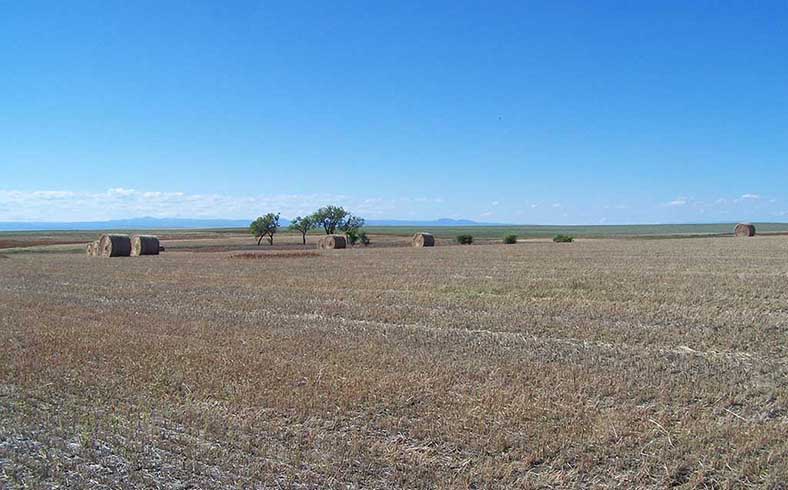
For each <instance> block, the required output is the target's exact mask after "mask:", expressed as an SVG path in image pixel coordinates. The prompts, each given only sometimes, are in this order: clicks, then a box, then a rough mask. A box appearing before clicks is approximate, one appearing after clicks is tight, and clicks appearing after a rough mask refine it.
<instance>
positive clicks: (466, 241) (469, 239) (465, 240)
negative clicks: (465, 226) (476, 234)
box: [457, 235, 473, 245]
mask: <svg viewBox="0 0 788 490" xmlns="http://www.w3.org/2000/svg"><path fill="white" fill-rule="evenodd" d="M457 243H459V244H460V245H470V244H471V243H473V235H457Z"/></svg>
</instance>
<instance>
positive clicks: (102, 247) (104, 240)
mask: <svg viewBox="0 0 788 490" xmlns="http://www.w3.org/2000/svg"><path fill="white" fill-rule="evenodd" d="M98 254H99V255H100V256H102V257H128V256H129V255H131V238H129V236H128V235H101V238H100V239H99V246H98Z"/></svg>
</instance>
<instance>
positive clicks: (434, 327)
mask: <svg viewBox="0 0 788 490" xmlns="http://www.w3.org/2000/svg"><path fill="white" fill-rule="evenodd" d="M562 231H563V230H562ZM551 233H552V232H551ZM497 234H498V232H497V231H496V236H497ZM87 235H89V237H90V238H88V239H92V238H93V237H94V236H95V233H87ZM61 238H62V237H61ZM162 238H163V245H164V246H165V247H166V249H167V251H166V252H165V253H164V254H162V255H160V256H146V257H131V258H114V259H108V258H95V257H87V256H85V255H84V254H83V253H73V252H75V251H81V250H83V249H84V248H83V247H82V246H81V245H79V244H72V243H61V244H59V245H46V244H43V245H42V244H37V245H36V246H35V247H33V249H32V250H33V251H38V252H47V253H29V252H30V250H28V251H27V252H25V251H20V249H19V248H14V249H10V250H11V251H12V253H6V252H5V251H0V254H2V257H0V486H3V485H7V486H11V487H55V486H57V487H68V488H89V487H95V486H97V485H106V486H111V487H113V488H152V487H158V488H189V487H191V488H237V487H245V488H255V487H258V488H610V487H618V488H664V487H668V486H676V487H680V488H749V487H753V488H784V487H785V484H786V482H788V237H786V236H757V237H754V238H748V239H737V238H732V237H706V238H683V239H664V240H642V239H631V240H620V239H602V238H600V239H594V240H579V241H577V242H575V243H571V244H555V243H552V242H549V241H543V240H541V241H540V240H534V241H528V242H524V243H518V244H514V245H501V244H493V243H488V244H484V245H471V246H458V245H455V246H445V245H447V244H448V239H447V240H445V241H439V245H441V246H437V247H434V248H425V249H414V248H409V247H404V246H400V245H402V240H401V239H400V238H397V237H396V236H389V237H386V236H384V235H382V234H381V235H379V236H378V235H376V236H375V238H374V239H373V243H376V244H377V245H379V246H374V247H370V248H354V249H347V250H320V251H318V250H316V249H314V245H311V246H309V247H308V248H304V247H302V246H301V245H299V244H298V240H297V237H294V236H284V237H282V240H281V243H280V244H279V245H276V246H274V247H272V248H269V247H265V246H263V247H256V246H255V245H254V243H253V241H251V238H250V237H249V236H248V235H247V236H245V237H244V236H243V235H242V234H241V233H237V234H233V233H230V232H227V233H224V232H216V233H215V235H201V234H196V235H193V236H163V237H162ZM15 239H16V240H25V239H26V238H25V236H21V237H19V236H18V237H16V238H15ZM75 240H76V239H75ZM86 240H87V239H86ZM277 240H279V237H278V238H277ZM250 242H251V245H250Z"/></svg>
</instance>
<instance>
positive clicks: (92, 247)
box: [85, 242, 98, 257]
mask: <svg viewBox="0 0 788 490" xmlns="http://www.w3.org/2000/svg"><path fill="white" fill-rule="evenodd" d="M97 248H98V243H97V242H90V243H88V246H87V247H86V248H85V251H86V252H87V254H88V257H95V256H96V249H97Z"/></svg>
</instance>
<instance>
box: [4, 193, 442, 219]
mask: <svg viewBox="0 0 788 490" xmlns="http://www.w3.org/2000/svg"><path fill="white" fill-rule="evenodd" d="M442 202H443V200H442V199H441V198H432V197H403V198H396V199H383V198H371V197H361V196H348V195H344V194H330V193H326V194H271V195H259V196H232V195H223V194H190V193H185V192H174V191H142V190H136V189H128V188H123V187H115V188H111V189H107V190H106V191H102V192H73V191H61V190H56V191H49V190H47V191H41V190H35V191H19V190H0V221H88V220H104V219H118V218H130V217H141V216H151V217H155V218H178V217H184V218H185V217H188V218H238V219H240V218H243V219H246V218H249V217H253V216H257V215H258V214H260V213H263V212H267V211H278V212H281V213H282V215H283V216H285V217H294V216H296V215H304V214H307V213H309V212H311V211H314V210H315V209H316V208H318V207H320V206H324V205H326V204H338V205H341V206H345V207H346V208H348V209H350V210H351V211H352V212H354V213H358V214H361V215H362V216H365V217H368V218H384V217H390V216H392V215H394V216H397V215H399V214H409V213H410V212H413V211H417V210H419V209H422V210H423V208H425V207H429V206H432V205H436V204H440V203H442Z"/></svg>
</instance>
